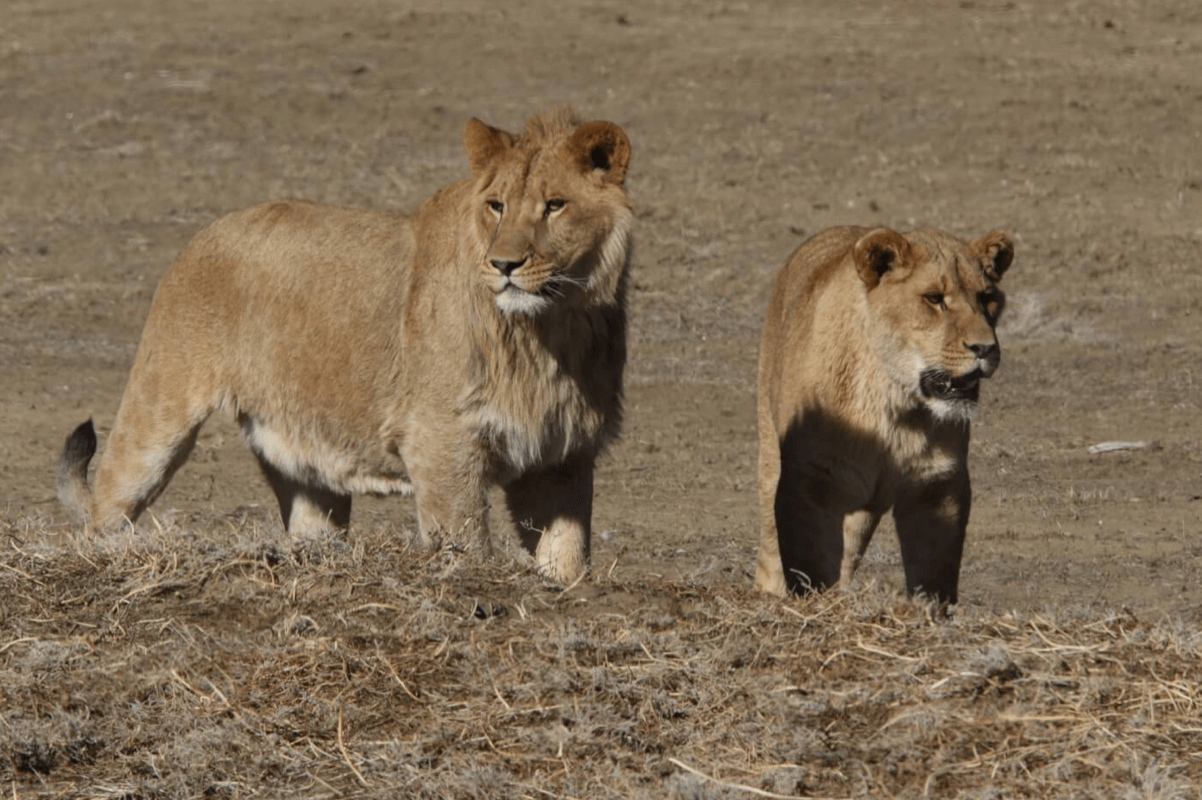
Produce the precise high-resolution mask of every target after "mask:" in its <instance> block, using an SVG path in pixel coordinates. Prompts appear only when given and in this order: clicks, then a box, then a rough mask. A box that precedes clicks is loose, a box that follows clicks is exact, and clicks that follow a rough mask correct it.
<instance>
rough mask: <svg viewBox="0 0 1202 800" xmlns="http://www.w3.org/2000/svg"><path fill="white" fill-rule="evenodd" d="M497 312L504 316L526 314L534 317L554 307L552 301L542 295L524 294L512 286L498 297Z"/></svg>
mask: <svg viewBox="0 0 1202 800" xmlns="http://www.w3.org/2000/svg"><path fill="white" fill-rule="evenodd" d="M496 302H497V310H498V311H500V312H501V313H502V314H525V315H526V316H529V317H533V316H536V315H538V314H541V313H542V312H544V311H546V310H547V309H548V308H550V307H551V306H552V302H551V300H549V299H548V298H546V297H543V296H542V295H537V294H531V293H530V292H524V291H522V290H521V289H518V288H515V287H513V286H510V287H508V288H506V289H505V290H504V291H502V292H501V293H500V294H498V295H497V300H496Z"/></svg>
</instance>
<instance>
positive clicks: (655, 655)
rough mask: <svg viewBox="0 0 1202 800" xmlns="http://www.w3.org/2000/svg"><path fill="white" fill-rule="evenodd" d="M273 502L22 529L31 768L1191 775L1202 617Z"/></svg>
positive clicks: (1186, 781) (984, 791) (31, 793)
mask: <svg viewBox="0 0 1202 800" xmlns="http://www.w3.org/2000/svg"><path fill="white" fill-rule="evenodd" d="M263 519H265V517H262V518H261V517H259V516H254V515H252V516H251V517H250V518H247V517H245V516H243V517H242V518H239V519H229V518H227V519H222V518H213V517H206V518H200V517H192V518H190V519H188V520H184V521H180V522H178V523H170V524H167V525H166V526H165V527H162V528H158V529H156V528H154V527H153V525H152V526H150V529H149V530H144V531H141V530H140V531H139V532H138V533H137V534H136V535H135V534H124V535H119V536H112V537H107V538H103V539H97V540H91V541H85V540H82V539H80V538H77V537H73V536H67V537H60V541H58V542H56V543H48V542H47V540H46V527H47V526H45V525H44V524H42V523H41V522H40V521H39V520H37V519H32V518H28V517H25V518H18V519H15V520H8V521H7V522H6V523H5V524H4V525H5V527H4V528H3V529H2V530H0V544H2V548H0V592H3V596H4V598H5V602H4V604H3V606H2V607H0V779H2V780H3V781H4V783H5V784H7V785H10V786H11V792H12V794H13V796H14V797H51V796H53V797H122V798H150V797H198V796H205V797H282V796H307V797H322V796H330V797H332V796H356V797H397V796H406V797H489V798H496V797H529V798H536V797H579V798H584V797H588V798H604V797H663V796H669V797H678V798H718V797H722V798H726V797H731V798H734V797H755V796H759V797H809V796H813V797H852V796H863V795H903V796H919V795H930V796H940V797H953V796H962V797H1003V796H1004V797H1037V796H1074V797H1121V796H1126V797H1141V798H1176V797H1195V796H1197V795H1196V791H1197V790H1196V789H1195V788H1194V787H1195V786H1197V785H1198V784H1199V783H1200V782H1202V701H1200V695H1199V673H1200V666H1202V631H1200V630H1199V629H1198V628H1196V627H1192V626H1187V625H1185V624H1184V623H1177V622H1173V621H1171V620H1158V621H1155V620H1143V619H1138V618H1135V617H1133V616H1131V615H1129V614H1124V613H1119V614H1113V615H1109V616H1103V617H1098V618H1085V617H1081V616H1074V615H1071V614H1066V615H1057V614H1044V615H1036V616H1017V615H1008V616H995V615H987V614H983V613H981V612H979V611H977V610H974V609H973V608H971V607H966V608H960V609H958V610H957V611H956V613H955V614H954V616H953V617H952V618H951V619H950V620H949V619H941V618H938V617H937V616H936V615H934V614H933V612H932V609H931V608H929V607H926V606H924V605H922V604H920V603H911V602H908V601H905V600H903V599H901V598H899V597H897V596H896V595H894V594H892V593H890V592H887V591H885V590H884V589H881V588H879V587H877V586H874V585H869V586H867V587H866V588H864V589H863V590H861V591H858V592H857V593H856V594H854V595H850V594H840V593H831V594H827V595H823V596H818V597H810V598H805V599H801V600H795V601H790V602H784V603H782V602H776V601H772V600H767V599H764V598H762V597H759V596H756V595H755V594H753V593H752V592H750V591H749V590H748V589H747V587H745V586H742V585H737V586H736V585H730V584H713V585H704V584H701V583H699V582H687V581H686V582H659V583H654V582H652V583H648V582H647V581H639V582H637V583H635V582H627V581H624V580H623V579H622V576H621V569H620V565H619V567H618V568H615V569H612V570H611V569H610V566H611V565H599V566H598V568H597V569H596V572H595V574H594V575H593V576H591V577H590V578H588V579H587V580H586V581H584V582H581V583H579V584H577V585H574V586H572V587H568V588H567V589H564V588H561V587H550V586H547V585H545V584H543V583H542V582H540V581H539V580H538V579H537V578H535V577H533V576H532V575H531V573H530V571H529V569H528V567H527V566H526V565H525V564H523V563H521V562H520V561H519V560H511V561H509V562H506V563H494V564H488V565H481V564H476V563H471V562H468V561H465V560H464V559H463V558H462V557H460V556H457V555H455V554H453V553H449V552H443V553H437V554H424V553H417V552H413V551H410V550H409V549H408V548H407V546H406V544H405V536H404V535H402V534H397V533H395V532H392V531H388V530H383V529H380V530H374V531H361V532H358V533H356V534H354V535H353V536H351V537H350V538H349V539H344V538H329V539H324V540H307V541H293V540H286V539H283V538H282V536H281V535H279V534H278V532H275V533H273V526H272V525H270V524H268V523H266V522H264V521H262V520H263Z"/></svg>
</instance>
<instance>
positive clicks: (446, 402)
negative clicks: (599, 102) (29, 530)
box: [57, 109, 633, 581]
mask: <svg viewBox="0 0 1202 800" xmlns="http://www.w3.org/2000/svg"><path fill="white" fill-rule="evenodd" d="M463 143H464V148H465V149H466V152H467V157H468V160H469V162H470V164H471V173H472V174H471V176H470V177H466V178H463V179H462V180H459V181H458V182H456V183H453V184H451V185H450V186H447V187H445V188H443V189H441V190H440V191H438V192H436V193H435V194H434V195H433V196H431V197H430V198H429V199H428V200H426V201H425V202H424V203H423V204H422V205H421V206H420V208H419V209H418V210H417V211H416V213H414V214H413V215H412V216H405V215H402V214H399V213H391V212H380V211H367V210H357V209H347V208H338V207H332V206H325V205H317V204H313V203H309V202H303V201H285V202H275V203H268V204H265V205H259V206H255V207H252V208H249V209H246V210H243V211H238V212H234V213H232V214H229V215H227V216H225V217H222V218H220V219H218V220H217V221H216V222H214V223H213V224H211V225H210V226H209V227H208V228H206V229H205V230H204V231H202V232H201V233H199V234H198V235H197V236H196V237H195V238H194V239H193V240H192V242H191V243H190V244H188V245H187V247H186V248H185V249H184V250H183V252H182V253H181V254H180V256H179V257H178V259H177V260H176V261H175V263H174V264H173V265H172V267H171V268H170V269H169V270H168V271H167V273H166V274H165V275H164V276H163V278H162V280H161V281H160V283H159V285H158V288H157V290H156V291H155V295H154V300H153V303H152V305H151V308H150V312H149V316H148V318H147V321H146V326H145V329H144V331H143V334H142V338H141V342H140V344H139V346H138V350H137V355H136V357H135V362H134V365H133V368H132V370H131V372H130V375H129V380H128V383H127V385H126V387H125V392H124V395H123V397H122V399H121V404H120V408H119V410H118V412H117V417H116V421H115V423H114V425H113V428H112V432H111V434H110V436H109V439H108V444H107V447H106V449H105V451H104V453H103V455H102V457H101V458H100V460H99V463H98V466H97V468H96V471H95V476H94V485H93V487H92V488H89V486H88V482H87V473H88V463H89V461H90V459H91V458H92V456H93V454H94V453H95V451H96V437H95V432H94V429H93V427H92V422H91V420H88V421H87V422H85V423H84V424H83V425H81V426H79V428H77V429H76V430H75V431H74V432H73V433H72V434H71V435H70V436H69V437H68V439H67V441H66V444H65V446H64V448H63V453H62V456H61V458H60V460H59V464H58V471H57V481H58V489H59V497H60V499H61V500H62V502H63V503H64V504H65V505H66V506H67V507H68V508H69V509H72V510H73V511H74V512H75V513H76V514H77V515H78V516H79V517H81V518H82V519H83V521H84V522H85V524H86V525H87V526H88V527H89V528H107V527H111V526H114V525H121V524H130V523H132V522H133V521H134V520H136V519H137V517H138V515H139V514H140V513H141V512H142V511H143V510H144V509H145V508H146V507H147V506H148V505H150V504H151V503H152V502H153V501H154V500H155V498H156V497H158V495H159V494H160V493H161V492H162V491H163V489H164V487H165V486H166V485H167V482H168V481H169V480H170V479H171V477H172V475H173V474H174V473H175V471H176V470H177V469H179V467H180V465H181V464H183V462H184V460H185V459H186V458H187V456H188V453H189V451H190V450H191V448H192V446H193V444H194V443H195V442H196V437H197V433H198V431H199V429H200V427H201V425H202V423H204V421H205V419H206V418H207V417H209V415H210V414H212V413H213V412H214V411H218V410H221V411H224V412H229V413H232V415H233V417H234V418H235V419H236V420H237V422H238V424H239V425H240V427H241V431H242V433H243V435H244V436H245V438H246V440H247V442H248V443H249V445H250V448H251V450H252V451H253V452H254V454H255V456H256V457H257V458H258V461H259V464H260V466H261V467H262V471H263V473H264V475H265V477H266V478H267V481H268V483H269V484H270V485H271V488H272V489H273V490H274V492H275V495H276V499H277V500H278V501H279V507H280V514H281V516H282V517H283V521H284V525H285V527H286V528H287V530H288V531H290V532H306V531H316V530H323V529H332V528H345V527H346V526H347V525H348V523H349V519H350V511H351V497H352V495H355V494H372V495H387V494H410V493H411V494H412V495H413V496H414V498H415V501H416V506H417V517H418V526H419V532H418V537H419V540H420V541H421V542H423V543H424V544H426V545H428V546H437V545H439V544H440V543H444V544H450V545H454V546H457V547H461V548H463V549H466V550H473V551H477V552H480V553H482V554H487V553H489V552H490V551H491V543H490V535H489V531H488V523H487V508H488V505H487V491H488V490H489V489H490V487H492V486H495V485H499V486H501V487H503V491H504V496H505V501H506V504H507V506H508V511H509V513H510V516H511V518H512V520H513V522H514V523H515V525H516V526H517V527H518V529H519V536H520V538H521V541H522V544H523V545H524V546H525V547H526V549H527V550H529V551H530V552H531V553H532V555H533V556H534V559H535V563H536V565H537V568H538V570H539V571H540V572H542V573H543V574H544V575H546V576H548V577H549V578H552V579H555V580H560V581H569V580H572V579H575V578H576V577H578V576H579V575H581V574H582V573H583V572H584V570H585V569H586V568H587V565H588V562H589V547H590V521H591V515H592V501H593V470H594V464H595V462H596V460H597V458H598V456H599V455H600V454H601V452H602V451H603V450H604V449H605V447H606V446H607V444H609V443H610V442H612V441H613V440H614V439H615V438H616V437H617V435H618V431H619V426H620V423H621V418H622V373H623V368H624V365H625V361H626V318H627V312H626V295H627V287H628V283H629V277H628V276H629V269H630V258H631V228H632V220H633V212H632V210H631V206H630V202H629V199H628V196H627V193H626V190H625V177H626V171H627V167H628V166H629V162H630V154H631V149H630V141H629V139H628V138H627V136H626V134H625V133H624V132H623V131H622V129H621V128H620V127H618V126H617V125H615V124H613V123H610V122H604V121H591V122H586V121H583V120H582V119H580V118H579V117H578V116H576V114H575V113H574V112H571V111H570V110H567V109H561V110H555V111H550V112H545V113H543V114H540V115H537V116H535V117H533V118H532V119H530V120H529V121H528V122H527V124H526V127H525V130H524V132H523V133H521V134H520V135H515V134H512V133H508V132H506V131H504V130H501V129H498V128H495V127H491V126H489V125H486V124H485V123H483V122H481V121H480V120H478V119H474V118H473V119H471V120H470V121H469V122H468V123H467V125H466V127H465V129H464V132H463Z"/></svg>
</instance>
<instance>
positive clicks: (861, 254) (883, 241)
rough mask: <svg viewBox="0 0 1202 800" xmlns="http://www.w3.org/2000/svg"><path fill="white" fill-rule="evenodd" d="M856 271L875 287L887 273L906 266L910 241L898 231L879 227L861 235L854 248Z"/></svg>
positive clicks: (870, 286) (865, 282) (867, 283)
mask: <svg viewBox="0 0 1202 800" xmlns="http://www.w3.org/2000/svg"><path fill="white" fill-rule="evenodd" d="M852 255H853V257H854V258H855V261H856V272H857V273H858V274H859V276H860V280H862V281H864V284H865V285H866V286H867V287H868V288H869V289H875V288H876V286H877V284H879V283H880V282H881V279H882V278H884V277H885V275H886V274H887V273H890V272H893V273H896V272H897V271H898V270H899V269H901V268H903V267H905V266H906V262H907V261H908V260H909V256H910V243H909V242H908V241H906V238H905V237H904V236H902V235H901V234H900V233H898V232H897V231H891V230H889V229H888V228H877V229H876V230H873V231H869V232H868V233H866V234H864V235H863V236H861V237H860V240H859V241H857V242H856V244H855V247H853V248H852Z"/></svg>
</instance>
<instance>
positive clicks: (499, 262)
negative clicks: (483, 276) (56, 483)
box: [488, 258, 526, 278]
mask: <svg viewBox="0 0 1202 800" xmlns="http://www.w3.org/2000/svg"><path fill="white" fill-rule="evenodd" d="M488 263H490V264H492V265H493V267H494V268H495V269H496V270H497V272H499V273H501V274H502V275H504V276H505V277H507V278H508V277H509V275H510V274H511V273H512V272H513V271H514V270H516V269H518V268H519V267H520V266H522V265H523V264H525V263H526V259H524V258H523V259H522V260H520V261H509V260H506V259H504V258H490V259H489V260H488Z"/></svg>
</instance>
